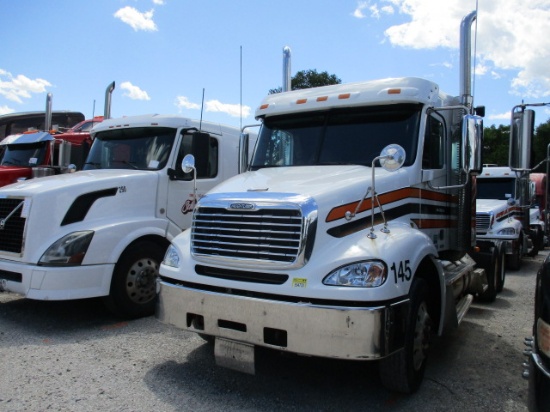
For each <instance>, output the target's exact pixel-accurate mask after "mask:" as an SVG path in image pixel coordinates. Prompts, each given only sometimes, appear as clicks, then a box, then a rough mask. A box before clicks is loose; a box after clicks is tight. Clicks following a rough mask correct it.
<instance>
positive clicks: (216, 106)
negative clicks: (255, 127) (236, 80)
mask: <svg viewBox="0 0 550 412" xmlns="http://www.w3.org/2000/svg"><path fill="white" fill-rule="evenodd" d="M175 104H176V107H177V108H178V109H180V110H181V109H190V110H200V108H201V105H200V104H198V103H192V102H190V101H189V99H188V98H187V97H185V96H178V97H176V103H175ZM204 107H205V110H206V111H207V112H219V113H225V114H228V115H229V116H231V117H240V116H241V106H240V105H239V104H229V103H222V102H220V101H219V100H208V101H206V102H204ZM250 110H251V109H250V106H242V115H243V117H244V118H246V117H248V116H249V115H250Z"/></svg>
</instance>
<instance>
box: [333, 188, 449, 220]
mask: <svg viewBox="0 0 550 412" xmlns="http://www.w3.org/2000/svg"><path fill="white" fill-rule="evenodd" d="M407 198H412V199H426V200H434V201H439V202H454V203H456V197H455V196H452V195H447V194H444V193H439V192H432V191H428V190H421V189H417V188H412V187H406V188H403V189H399V190H395V191H393V192H389V193H384V194H382V195H380V196H378V199H379V200H380V203H381V204H382V207H384V206H386V205H388V204H390V203H393V202H397V201H400V200H404V199H407ZM359 203H360V201H357V202H352V203H348V204H345V205H342V206H337V207H335V208H333V209H332V210H331V211H330V212H329V213H328V215H327V218H326V222H333V221H335V220H339V219H343V218H344V217H345V214H346V212H352V213H353V212H354V211H355V209H356V208H357V205H358V204H359ZM371 204H372V199H371V198H370V197H369V198H367V199H365V200H364V201H363V203H362V204H361V208H360V209H359V210H358V211H357V213H360V212H364V211H365V210H370V209H371Z"/></svg>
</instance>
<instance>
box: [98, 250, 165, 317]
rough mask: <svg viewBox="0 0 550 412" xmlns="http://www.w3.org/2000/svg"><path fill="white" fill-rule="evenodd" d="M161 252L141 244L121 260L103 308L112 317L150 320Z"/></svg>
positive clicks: (162, 251)
mask: <svg viewBox="0 0 550 412" xmlns="http://www.w3.org/2000/svg"><path fill="white" fill-rule="evenodd" d="M163 258H164V249H163V248H162V247H161V246H159V245H157V244H156V243H153V242H150V241H141V242H138V243H136V244H134V245H132V246H130V247H129V248H128V249H126V250H125V251H124V253H123V254H122V255H121V256H120V259H119V260H118V262H117V264H116V265H115V270H114V272H113V278H112V279H111V291H110V293H109V296H107V298H106V304H107V306H108V307H109V309H111V311H113V312H114V313H115V314H117V315H119V316H123V317H127V318H138V317H142V316H149V315H152V314H153V313H154V312H155V299H156V296H157V293H156V280H157V277H158V273H159V266H160V262H162V259H163Z"/></svg>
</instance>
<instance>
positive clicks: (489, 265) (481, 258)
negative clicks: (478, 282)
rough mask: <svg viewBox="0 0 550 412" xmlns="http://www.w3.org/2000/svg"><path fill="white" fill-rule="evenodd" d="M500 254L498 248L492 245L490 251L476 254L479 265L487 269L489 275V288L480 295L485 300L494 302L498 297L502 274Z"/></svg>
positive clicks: (486, 272)
mask: <svg viewBox="0 0 550 412" xmlns="http://www.w3.org/2000/svg"><path fill="white" fill-rule="evenodd" d="M498 254H499V253H498V249H497V248H496V247H492V248H491V249H490V250H489V251H488V252H486V253H479V254H478V255H476V263H477V266H478V267H481V268H483V269H485V274H486V276H487V290H485V292H483V293H482V294H481V295H479V299H480V300H481V301H483V302H494V301H495V299H496V297H497V290H498V281H499V275H500V268H499V263H500V259H499V257H498Z"/></svg>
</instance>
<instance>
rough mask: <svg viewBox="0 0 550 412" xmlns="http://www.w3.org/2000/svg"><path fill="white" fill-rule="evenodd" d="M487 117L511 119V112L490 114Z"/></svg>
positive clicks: (491, 118)
mask: <svg viewBox="0 0 550 412" xmlns="http://www.w3.org/2000/svg"><path fill="white" fill-rule="evenodd" d="M487 118H488V119H490V120H510V112H509V111H508V112H504V113H497V114H490V115H488V116H487Z"/></svg>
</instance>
